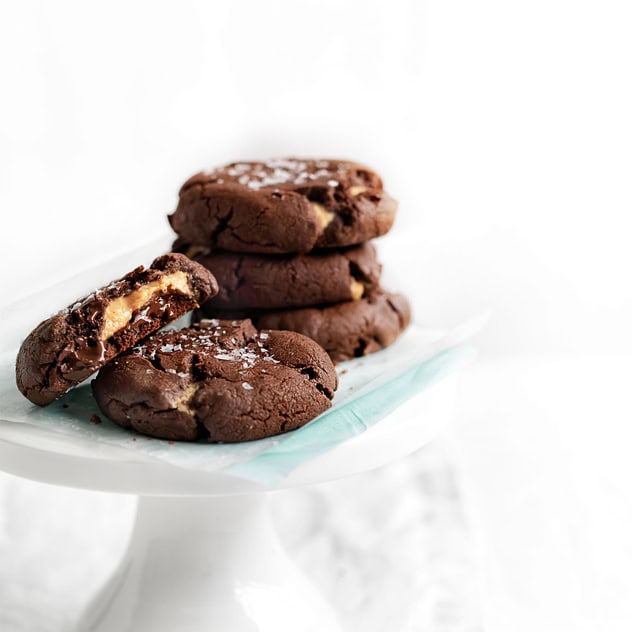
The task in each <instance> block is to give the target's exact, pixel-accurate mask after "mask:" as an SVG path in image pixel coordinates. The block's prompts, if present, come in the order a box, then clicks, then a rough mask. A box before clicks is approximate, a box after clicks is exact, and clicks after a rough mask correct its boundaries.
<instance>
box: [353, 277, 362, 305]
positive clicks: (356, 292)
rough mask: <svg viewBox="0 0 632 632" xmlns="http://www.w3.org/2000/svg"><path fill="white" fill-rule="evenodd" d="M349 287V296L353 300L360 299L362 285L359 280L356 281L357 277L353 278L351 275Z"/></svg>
mask: <svg viewBox="0 0 632 632" xmlns="http://www.w3.org/2000/svg"><path fill="white" fill-rule="evenodd" d="M350 287H351V298H352V299H353V300H354V301H357V300H358V299H361V298H362V295H363V294H364V285H363V284H362V283H360V281H358V280H357V279H354V278H353V277H351V286H350Z"/></svg>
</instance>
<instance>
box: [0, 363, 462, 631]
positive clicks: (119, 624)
mask: <svg viewBox="0 0 632 632" xmlns="http://www.w3.org/2000/svg"><path fill="white" fill-rule="evenodd" d="M456 379H457V376H456V375H452V376H450V377H448V378H446V379H445V380H443V381H441V382H439V383H437V384H435V385H434V386H432V387H431V388H429V389H428V390H426V391H424V392H423V393H421V394H419V395H418V396H416V397H414V398H413V399H411V400H409V401H408V402H406V404H404V405H402V406H400V407H399V408H398V409H397V410H396V411H394V412H393V413H391V414H390V415H389V416H388V417H385V418H384V419H382V420H381V421H380V422H379V423H378V424H376V425H375V426H373V427H371V428H369V429H368V430H367V431H366V432H364V433H362V434H360V435H358V436H356V437H354V438H353V439H350V440H348V441H345V442H344V443H342V444H340V445H339V446H337V447H336V448H334V449H332V450H330V451H328V452H326V453H324V454H321V455H320V456H318V457H316V458H314V459H312V460H310V461H307V462H306V463H304V464H302V465H301V466H299V467H297V468H296V469H294V470H293V471H292V472H291V473H289V475H288V476H286V477H285V478H283V480H282V481H281V483H279V484H275V485H263V484H261V483H260V482H258V481H251V480H245V479H241V478H237V477H235V476H229V475H227V474H225V473H222V472H206V471H201V470H200V471H198V470H192V469H185V468H180V467H176V466H174V465H171V464H167V463H164V462H161V461H157V460H154V459H150V458H149V457H146V456H144V455H140V454H139V455H136V454H135V453H133V452H130V451H129V450H122V449H120V448H114V447H112V446H108V445H106V444H98V445H95V444H94V443H92V442H88V441H86V440H85V439H83V438H81V439H80V438H78V437H77V438H74V437H69V436H63V437H61V439H60V437H59V436H52V434H53V433H45V432H43V431H42V432H40V431H39V429H38V428H34V427H33V426H31V425H28V424H19V423H11V422H6V421H1V420H0V468H1V469H2V470H4V471H6V472H9V473H12V474H16V475H18V476H23V477H25V478H29V479H32V480H37V481H42V482H46V483H52V484H57V485H65V486H70V487H80V488H84V489H93V490H99V491H109V492H120V493H127V494H135V495H137V496H138V505H137V514H136V521H135V524H134V528H133V531H132V535H131V538H130V541H129V545H128V548H127V551H126V553H125V555H124V556H123V559H122V560H121V563H120V565H119V566H118V569H117V570H116V572H115V573H114V574H113V575H112V577H111V578H110V579H109V580H108V581H107V582H106V584H105V585H104V586H103V587H102V588H101V590H100V591H99V592H98V593H97V595H96V596H93V597H92V599H91V600H88V596H86V601H89V604H88V606H87V607H86V609H85V611H84V612H83V614H82V615H81V617H80V619H79V621H78V623H77V626H76V628H75V629H76V631H77V632H176V631H177V632H203V631H204V632H210V631H218V632H286V631H287V632H290V631H291V632H297V631H299V630H300V631H301V632H340V630H341V628H340V626H339V624H338V623H337V621H336V616H335V613H334V612H333V610H332V609H331V607H330V606H329V605H328V604H327V603H326V602H325V601H324V600H323V599H322V598H321V596H320V595H319V594H318V592H317V591H316V589H315V588H314V587H313V586H312V585H311V584H310V582H309V581H308V580H307V579H306V578H305V576H304V575H303V574H302V573H301V572H300V571H299V569H298V568H297V567H296V566H295V564H294V563H293V561H292V560H291V559H290V558H289V556H288V555H287V553H286V552H285V551H284V549H283V547H282V545H281V543H280V542H279V538H278V536H277V534H276V531H275V529H274V527H273V525H272V523H271V521H270V518H269V516H268V513H267V510H266V498H267V496H268V492H271V491H275V490H278V489H283V488H289V487H297V486H301V485H309V484H316V483H320V482H324V481H328V480H332V479H335V478H340V477H343V476H349V475H352V474H355V473H359V472H363V471H366V470H369V469H372V468H375V467H378V466H380V465H383V464H386V463H388V462H390V461H393V460H394V459H398V458H401V457H402V456H405V455H407V454H410V453H411V452H413V451H415V450H417V449H418V448H420V447H421V446H422V445H424V444H425V443H427V442H428V441H430V440H431V439H432V438H433V437H434V436H435V435H436V433H437V432H438V431H439V430H440V429H441V427H442V426H443V425H444V424H445V422H446V421H447V420H448V418H449V417H450V415H451V413H452V410H453V404H454V389H455V385H456Z"/></svg>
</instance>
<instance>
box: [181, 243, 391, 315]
mask: <svg viewBox="0 0 632 632" xmlns="http://www.w3.org/2000/svg"><path fill="white" fill-rule="evenodd" d="M175 249H178V250H181V252H184V253H186V254H188V255H189V256H190V257H191V258H192V259H194V260H195V261H197V262H198V263H200V264H202V265H203V266H204V267H205V268H208V269H209V270H211V271H212V273H213V275H214V276H215V278H216V279H217V283H218V285H219V292H218V294H217V295H216V296H215V297H213V298H212V299H210V300H209V301H208V302H207V304H206V309H207V310H208V313H209V314H213V310H214V309H216V310H223V311H227V310H238V309H277V308H289V307H306V306H309V305H326V304H332V303H339V302H341V301H351V300H358V299H360V298H362V297H363V296H365V295H368V294H370V293H371V292H372V291H373V290H374V289H375V288H376V287H377V285H378V282H379V279H380V272H381V266H380V264H379V263H378V261H377V256H376V252H375V247H374V246H373V245H372V244H370V243H366V244H362V245H360V246H352V247H350V248H345V249H341V250H330V251H318V252H315V253H310V254H306V255H257V254H243V253H231V252H218V253H209V252H203V251H202V252H200V249H199V248H197V247H196V246H187V245H185V244H178V243H177V242H176V243H175V244H174V250H175ZM196 251H197V252H196Z"/></svg>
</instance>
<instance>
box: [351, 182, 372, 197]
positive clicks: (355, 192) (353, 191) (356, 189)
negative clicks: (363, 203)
mask: <svg viewBox="0 0 632 632" xmlns="http://www.w3.org/2000/svg"><path fill="white" fill-rule="evenodd" d="M368 190H369V188H368V187H365V186H362V185H361V184H356V186H354V187H349V195H354V196H355V195H360V193H364V192H365V191H368Z"/></svg>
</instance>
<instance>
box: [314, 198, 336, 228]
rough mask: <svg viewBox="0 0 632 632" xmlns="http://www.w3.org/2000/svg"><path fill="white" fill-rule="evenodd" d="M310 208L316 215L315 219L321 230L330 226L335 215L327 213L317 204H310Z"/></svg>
mask: <svg viewBox="0 0 632 632" xmlns="http://www.w3.org/2000/svg"><path fill="white" fill-rule="evenodd" d="M311 204H312V208H313V209H314V212H315V213H316V219H317V220H318V223H319V224H320V227H321V228H327V226H329V224H331V220H332V219H333V218H334V215H335V213H332V212H331V211H328V210H327V209H326V208H325V207H324V206H323V205H322V204H318V203H317V202H312V203H311Z"/></svg>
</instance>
